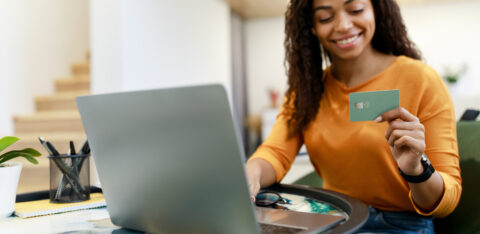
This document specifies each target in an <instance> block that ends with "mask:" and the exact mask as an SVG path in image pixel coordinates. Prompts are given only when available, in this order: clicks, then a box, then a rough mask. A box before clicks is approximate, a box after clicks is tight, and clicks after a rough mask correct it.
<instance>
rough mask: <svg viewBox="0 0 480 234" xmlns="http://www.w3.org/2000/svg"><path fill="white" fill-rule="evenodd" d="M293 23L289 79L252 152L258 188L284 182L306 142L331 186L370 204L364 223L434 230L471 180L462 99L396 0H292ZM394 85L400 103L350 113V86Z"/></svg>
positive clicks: (289, 23)
mask: <svg viewBox="0 0 480 234" xmlns="http://www.w3.org/2000/svg"><path fill="white" fill-rule="evenodd" d="M285 24H286V26H285V33H286V39H285V47H286V67H287V75H288V84H289V88H288V91H287V93H286V99H285V103H284V104H283V107H282V110H281V112H280V114H279V115H278V117H277V121H276V123H275V125H274V127H273V130H272V132H271V134H270V136H269V137H268V139H267V140H266V141H265V142H264V143H263V144H262V145H261V146H260V147H259V148H258V150H257V151H256V152H255V153H254V155H253V156H252V157H251V158H250V159H249V161H248V162H247V165H246V170H247V177H248V180H249V186H250V191H251V193H252V195H254V194H256V193H257V192H258V191H259V189H260V187H265V186H269V185H271V184H273V183H275V182H280V181H281V179H282V178H283V176H284V175H285V174H286V172H287V171H288V169H289V168H290V166H291V164H292V162H293V160H294V158H295V156H296V155H297V153H298V150H299V148H300V147H301V145H302V144H305V146H306V147H307V152H308V154H309V156H310V159H311V162H312V164H313V166H314V168H315V170H316V172H317V173H318V174H319V175H320V176H321V177H322V179H323V187H324V188H326V189H330V190H334V191H338V192H341V193H344V194H347V195H350V196H352V197H355V198H357V199H359V200H361V201H363V202H364V203H366V204H367V205H369V208H370V218H369V220H368V222H367V224H366V225H365V226H364V227H363V229H362V231H367V232H387V233H395V232H400V233H406V232H419V231H422V232H423V233H433V224H432V218H431V217H433V216H436V217H444V216H446V215H448V214H449V213H451V212H452V211H453V210H454V209H455V207H456V205H457V203H458V201H459V198H460V194H461V190H462V188H461V178H460V168H459V161H458V159H459V158H458V149H457V139H456V128H455V117H454V111H453V104H452V101H451V99H450V96H449V94H448V91H447V89H446V87H445V85H444V84H443V82H442V80H441V78H440V77H439V75H438V74H437V73H436V72H435V71H434V70H433V69H432V68H430V67H429V66H428V65H426V64H424V63H422V62H421V61H419V60H420V59H421V56H420V53H419V51H418V50H417V49H416V48H415V46H414V44H413V43H412V42H411V41H410V40H409V39H408V37H407V33H406V29H405V26H404V24H403V20H402V18H401V15H400V10H399V7H398V5H397V4H396V2H395V1H394V0H378V1H377V0H375V1H369V0H291V1H290V4H289V7H288V10H287V12H286V22H285ZM327 62H329V64H327ZM328 65H329V66H328ZM325 67H326V68H325ZM324 68H325V69H324ZM392 89H399V90H400V108H398V109H394V110H391V111H387V112H385V113H383V114H381V115H380V116H379V117H378V118H377V119H376V120H375V121H366V122H351V121H350V119H349V99H348V97H349V96H348V95H349V94H350V93H353V92H366V91H378V90H392ZM423 155H425V156H426V158H428V159H429V160H430V162H431V165H430V164H429V163H428V160H426V159H425V157H424V156H423ZM422 158H423V159H422ZM432 166H433V167H432Z"/></svg>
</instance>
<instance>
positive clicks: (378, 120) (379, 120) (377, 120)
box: [375, 115, 382, 123]
mask: <svg viewBox="0 0 480 234" xmlns="http://www.w3.org/2000/svg"><path fill="white" fill-rule="evenodd" d="M375 122H376V123H378V122H382V116H381V115H380V116H378V117H377V118H376V119H375Z"/></svg>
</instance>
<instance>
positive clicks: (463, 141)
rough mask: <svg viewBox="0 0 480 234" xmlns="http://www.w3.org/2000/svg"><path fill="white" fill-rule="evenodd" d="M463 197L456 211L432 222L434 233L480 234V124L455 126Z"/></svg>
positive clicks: (462, 122)
mask: <svg viewBox="0 0 480 234" xmlns="http://www.w3.org/2000/svg"><path fill="white" fill-rule="evenodd" d="M457 137H458V151H459V155H460V169H461V174H462V180H463V181H462V188H463V190H462V196H461V198H460V203H459V204H458V206H457V208H456V209H455V211H454V212H453V213H452V214H451V215H449V216H448V217H446V218H443V219H435V231H436V232H437V233H480V122H478V121H459V122H458V123H457Z"/></svg>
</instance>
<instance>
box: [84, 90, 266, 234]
mask: <svg viewBox="0 0 480 234" xmlns="http://www.w3.org/2000/svg"><path fill="white" fill-rule="evenodd" d="M77 106H78V108H79V110H80V113H81V117H82V121H83V125H84V127H85V131H86V133H87V136H88V139H89V143H90V146H91V149H92V155H93V158H94V161H95V164H96V166H97V169H98V174H99V179H100V182H101V184H102V188H103V191H104V195H105V199H106V202H107V209H108V211H109V213H110V217H111V219H112V222H113V223H114V224H116V225H118V226H122V227H126V228H130V229H136V230H141V231H146V232H155V233H157V232H172V233H188V232H197V231H199V230H201V232H205V233H256V232H258V227H257V225H256V222H255V216H254V212H253V206H252V204H251V202H250V196H249V193H248V187H247V183H246V179H245V174H244V169H243V166H242V165H243V160H244V155H243V152H242V148H241V144H240V143H239V142H240V140H239V139H240V138H239V136H238V135H237V134H236V132H235V126H234V124H233V120H232V115H231V112H230V108H229V104H228V98H227V95H226V93H225V90H224V88H223V87H222V86H220V85H207V86H196V87H184V88H174V89H160V90H147V91H136V92H125V93H116V94H104V95H92V96H85V97H79V98H78V99H77Z"/></svg>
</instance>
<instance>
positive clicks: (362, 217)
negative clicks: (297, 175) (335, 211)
mask: <svg viewBox="0 0 480 234" xmlns="http://www.w3.org/2000/svg"><path fill="white" fill-rule="evenodd" d="M262 190H265V191H274V192H278V193H290V194H295V195H301V196H305V197H308V198H312V199H315V200H318V201H323V202H327V203H330V204H332V205H334V206H336V207H337V208H340V209H342V210H343V211H345V213H347V214H348V218H347V221H345V222H343V223H341V224H339V225H337V226H335V227H333V228H332V229H330V230H328V231H327V232H326V233H354V232H355V231H357V230H359V229H360V228H361V227H362V226H363V225H364V224H365V223H366V222H367V219H368V216H369V212H368V208H367V206H366V205H365V204H363V203H362V202H361V201H359V200H357V199H355V198H352V197H350V196H347V195H344V194H341V193H337V192H333V191H329V190H325V189H321V188H314V187H310V186H306V185H293V184H275V185H273V186H270V187H268V188H265V189H262Z"/></svg>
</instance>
